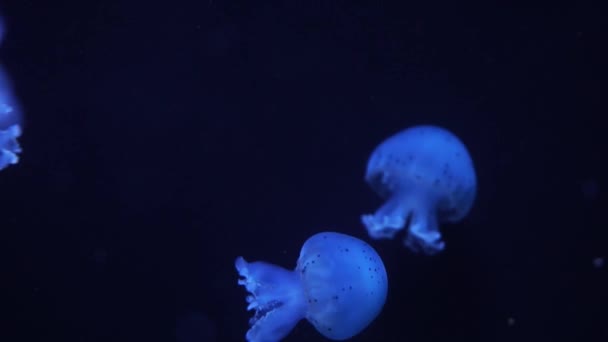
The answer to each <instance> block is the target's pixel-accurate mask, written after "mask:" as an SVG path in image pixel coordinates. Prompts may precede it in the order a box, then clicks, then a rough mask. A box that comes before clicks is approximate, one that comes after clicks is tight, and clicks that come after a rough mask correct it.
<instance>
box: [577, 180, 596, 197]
mask: <svg viewBox="0 0 608 342" xmlns="http://www.w3.org/2000/svg"><path fill="white" fill-rule="evenodd" d="M581 191H582V192H583V197H585V198H586V199H588V200H594V199H596V198H597V195H598V194H599V192H600V186H599V184H598V183H597V181H595V180H593V179H588V180H585V181H583V182H582V183H581Z"/></svg>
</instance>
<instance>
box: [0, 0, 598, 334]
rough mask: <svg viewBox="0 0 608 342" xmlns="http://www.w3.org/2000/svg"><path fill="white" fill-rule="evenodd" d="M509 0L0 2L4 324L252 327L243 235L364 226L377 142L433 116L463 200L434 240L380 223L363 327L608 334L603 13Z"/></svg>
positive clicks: (23, 330)
mask: <svg viewBox="0 0 608 342" xmlns="http://www.w3.org/2000/svg"><path fill="white" fill-rule="evenodd" d="M404 3H408V4H404ZM415 3H419V2H415ZM503 5H504V6H502V7H490V6H485V7H475V8H465V7H463V6H462V7H461V4H456V5H451V6H447V7H446V6H445V4H444V5H439V4H437V5H432V4H428V5H426V6H425V5H418V4H409V2H399V4H398V5H397V4H396V3H392V2H386V1H370V2H362V1H356V2H355V1H309V2H305V1H278V2H275V1H271V2H262V1H260V2H257V3H255V4H254V3H240V2H239V3H236V2H232V3H229V2H225V1H219V0H199V1H177V2H171V3H170V2H154V1H149V2H147V1H114V0H108V1H75V0H72V1H68V0H65V1H61V0H59V1H40V0H38V1H25V0H20V1H16V0H2V1H1V2H0V10H1V13H2V14H3V16H4V20H5V24H6V27H7V35H6V37H5V40H4V42H3V44H2V48H1V49H0V60H1V62H2V64H3V65H4V66H5V68H6V70H7V72H8V73H9V74H10V76H11V78H12V80H13V83H14V84H15V91H16V93H17V95H18V96H19V98H20V100H21V103H22V105H23V107H24V112H25V116H26V126H25V130H24V132H25V133H24V136H23V137H22V140H21V142H22V145H23V148H24V152H23V155H22V161H21V162H20V164H19V165H17V166H13V167H10V168H8V169H6V170H4V171H3V172H2V174H0V187H1V189H2V197H1V199H0V201H1V202H0V203H1V208H2V233H3V237H2V239H1V240H2V242H1V243H2V253H3V254H6V255H5V257H4V258H2V259H3V262H2V264H4V267H3V271H2V274H3V276H2V279H3V281H2V282H3V283H5V284H8V285H9V286H8V288H7V290H5V291H3V295H4V297H5V299H3V301H2V302H3V303H2V304H1V306H2V307H3V311H6V314H7V315H6V316H5V317H8V319H5V321H4V323H3V324H2V326H3V328H2V329H0V340H1V341H175V340H177V341H180V342H183V341H188V342H189V341H242V340H244V333H245V331H246V329H247V320H248V317H249V314H248V313H246V312H245V305H246V304H245V300H244V297H245V291H244V290H243V288H240V287H237V285H236V279H237V275H236V272H235V270H234V267H233V261H234V258H235V257H236V256H238V255H244V256H246V257H247V258H250V259H261V260H267V261H271V262H275V263H277V264H280V265H282V266H285V267H293V266H294V265H295V261H296V259H297V256H298V253H299V249H300V247H301V245H302V243H303V242H304V240H305V239H306V238H308V237H309V236H310V235H312V234H314V233H316V232H319V231H321V230H336V231H340V232H344V233H347V234H351V235H354V236H356V237H359V238H362V239H365V240H367V241H369V240H368V238H367V234H366V232H365V230H364V229H363V227H362V225H361V224H360V221H359V215H360V214H362V213H366V212H369V211H370V210H373V209H375V208H376V207H377V206H378V205H379V204H380V200H379V199H378V198H376V196H375V195H374V194H373V193H372V192H371V190H369V189H368V187H367V185H366V184H365V183H364V182H363V173H364V167H365V162H366V160H367V158H368V156H369V153H370V152H371V151H372V149H373V148H374V147H375V146H376V144H377V143H379V142H380V141H381V140H382V139H384V138H385V137H387V136H388V135H390V134H393V133H395V132H397V131H399V130H401V129H403V128H405V127H408V126H412V125H416V124H422V123H430V124H436V125H440V126H443V127H446V128H448V129H450V130H451V131H453V132H454V133H455V134H457V135H458V136H459V137H460V138H461V139H462V140H463V141H464V142H465V144H466V145H467V147H468V148H469V150H470V152H471V155H472V157H473V159H474V161H475V165H476V169H477V173H478V183H479V193H478V197H477V201H476V203H475V206H474V208H473V211H472V212H471V213H470V215H469V216H468V217H467V218H466V219H465V220H463V221H462V222H460V223H458V224H452V225H445V226H444V227H443V229H442V231H443V233H444V235H445V238H446V241H447V249H446V251H445V252H444V253H443V254H441V255H439V256H437V257H423V256H416V255H413V254H411V253H410V252H408V251H407V250H406V249H404V248H403V247H402V246H401V244H400V243H399V242H398V241H377V242H372V245H373V246H374V247H375V248H376V249H377V250H378V252H379V253H380V255H381V256H382V257H383V259H384V262H385V265H386V267H387V271H388V272H389V278H390V285H389V286H390V287H389V296H388V300H387V303H386V305H385V308H384V310H383V312H382V314H381V315H380V316H379V317H378V318H377V319H376V320H375V321H374V323H373V324H372V325H371V326H370V327H369V328H368V329H366V330H365V331H364V332H363V333H362V334H360V335H358V336H357V337H355V338H354V339H353V341H408V342H409V341H411V342H414V341H450V342H455V341H467V342H472V341H484V342H487V341H608V280H607V278H608V273H607V272H608V267H607V266H606V265H603V266H602V265H601V262H600V261H601V260H602V259H597V258H605V257H608V226H607V225H606V213H607V212H608V207H607V206H606V202H607V200H606V194H607V191H606V189H607V188H608V178H607V177H606V174H607V172H608V152H607V149H606V148H607V147H608V145H607V143H606V142H607V139H606V125H605V124H603V122H605V120H606V118H605V116H606V114H607V109H608V105H607V104H606V99H607V96H606V94H608V93H607V90H608V89H607V88H608V87H607V85H608V73H607V71H608V67H607V61H608V50H607V45H606V43H607V42H608V39H607V36H606V28H607V26H606V13H605V12H603V11H602V10H600V9H599V8H592V7H584V6H583V5H579V6H571V7H566V6H562V7H559V6H557V5H554V6H552V7H544V8H531V7H527V8H524V7H520V8H517V7H514V6H506V4H503ZM285 341H294V342H295V341H324V338H323V337H322V336H321V335H319V334H318V333H317V332H316V331H314V329H313V328H312V327H311V326H310V325H308V324H307V323H301V324H300V325H298V327H297V328H296V329H295V330H294V331H293V332H292V333H291V335H289V336H288V338H287V339H286V340H285Z"/></svg>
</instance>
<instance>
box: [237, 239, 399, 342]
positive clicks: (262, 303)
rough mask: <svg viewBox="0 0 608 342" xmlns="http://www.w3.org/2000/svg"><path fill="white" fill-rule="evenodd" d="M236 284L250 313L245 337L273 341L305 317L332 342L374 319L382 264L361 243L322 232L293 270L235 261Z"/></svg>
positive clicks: (382, 297) (384, 284)
mask: <svg viewBox="0 0 608 342" xmlns="http://www.w3.org/2000/svg"><path fill="white" fill-rule="evenodd" d="M235 266H236V269H237V271H238V273H239V275H240V276H241V277H242V279H239V284H240V285H243V286H245V288H246V289H247V291H248V292H249V293H250V295H249V296H247V303H249V306H248V307H247V310H255V314H254V316H253V317H252V318H251V319H250V321H249V323H250V325H251V328H250V329H249V331H247V334H246V338H247V341H249V342H276V341H280V340H281V339H283V338H284V337H285V336H287V335H288V334H289V333H290V331H291V330H292V329H293V327H294V326H295V325H296V324H297V323H298V322H299V321H300V320H301V319H303V318H306V319H307V320H308V321H309V322H310V323H311V324H312V325H313V326H314V327H315V328H316V329H317V331H319V333H321V334H323V335H324V336H325V337H327V338H329V339H332V340H344V339H347V338H350V337H352V336H355V335H357V334H358V333H359V332H361V331H362V330H363V329H365V328H366V327H367V326H368V325H369V324H370V323H371V322H372V321H373V320H374V319H375V318H376V316H378V314H379V313H380V311H381V310H382V307H383V306H384V302H385V301H386V293H387V288H388V280H387V276H386V270H385V268H384V264H383V262H382V259H380V257H379V256H378V254H377V253H376V251H375V250H374V249H373V248H372V247H371V246H370V245H368V244H367V243H365V242H363V241H361V240H359V239H357V238H354V237H352V236H349V235H344V234H340V233H333V232H323V233H319V234H316V235H313V236H312V237H310V238H309V239H308V240H306V242H305V243H304V245H303V246H302V249H301V251H300V257H299V259H298V262H297V266H296V268H295V270H293V271H291V270H287V269H284V268H282V267H279V266H276V265H273V264H269V263H265V262H261V261H258V262H247V261H245V259H243V258H242V257H238V258H237V259H236V262H235Z"/></svg>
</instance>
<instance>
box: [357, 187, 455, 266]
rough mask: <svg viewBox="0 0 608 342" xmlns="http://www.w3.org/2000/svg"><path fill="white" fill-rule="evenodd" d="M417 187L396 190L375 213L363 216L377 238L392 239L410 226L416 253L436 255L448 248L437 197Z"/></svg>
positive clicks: (410, 243)
mask: <svg viewBox="0 0 608 342" xmlns="http://www.w3.org/2000/svg"><path fill="white" fill-rule="evenodd" d="M429 197H432V196H430V195H428V193H425V192H416V191H415V190H412V189H410V190H408V191H396V192H394V193H393V194H392V195H391V196H390V197H389V198H388V199H387V200H386V202H385V203H384V204H383V205H382V206H381V207H380V208H379V209H378V210H377V211H376V212H375V213H374V214H367V215H363V216H361V221H362V222H363V225H364V226H365V228H366V229H367V232H368V234H369V236H370V237H371V238H373V239H392V238H394V237H395V235H396V234H397V233H398V232H399V231H401V230H403V229H404V228H406V226H407V234H406V237H405V239H404V244H405V246H406V247H408V248H410V249H412V250H413V251H414V252H422V253H425V254H436V253H438V252H440V251H442V250H443V249H444V248H445V243H444V242H443V241H442V240H441V233H440V232H439V226H438V223H437V219H436V214H435V213H436V208H435V207H434V203H436V201H435V199H434V198H429Z"/></svg>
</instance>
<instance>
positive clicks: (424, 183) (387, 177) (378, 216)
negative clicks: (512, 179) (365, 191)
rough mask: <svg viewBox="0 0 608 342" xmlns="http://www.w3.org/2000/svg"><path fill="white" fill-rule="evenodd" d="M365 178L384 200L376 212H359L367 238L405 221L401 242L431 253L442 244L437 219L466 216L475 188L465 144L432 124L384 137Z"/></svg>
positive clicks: (391, 231)
mask: <svg viewBox="0 0 608 342" xmlns="http://www.w3.org/2000/svg"><path fill="white" fill-rule="evenodd" d="M365 180H366V181H367V183H368V184H369V185H370V186H371V187H372V189H373V190H374V191H375V192H376V193H378V195H380V197H382V198H384V199H385V203H384V205H383V206H382V207H380V208H379V209H378V210H377V211H376V212H375V213H374V214H372V215H363V216H362V217H361V220H362V221H363V224H364V225H365V227H366V228H367V232H368V233H369V235H370V237H372V238H374V239H382V238H388V239H390V238H393V237H394V236H395V234H396V233H397V232H398V231H400V230H402V229H403V228H405V227H406V226H407V228H408V229H407V234H406V237H405V240H404V244H405V246H406V247H408V248H409V249H410V250H412V251H414V252H422V253H425V254H429V255H432V254H436V253H438V252H440V251H442V250H443V249H444V248H445V242H443V241H442V239H441V233H440V232H439V222H456V221H459V220H461V219H462V218H464V217H465V216H466V215H467V213H468V212H469V210H470V209H471V207H472V205H473V201H474V199H475V194H476V191H477V190H476V189H477V180H476V176H475V169H474V167H473V161H472V160H471V157H470V156H469V153H468V151H467V149H466V147H465V146H464V144H463V143H462V142H461V141H460V140H459V139H458V138H457V137H456V136H455V135H453V134H452V133H450V132H449V131H447V130H445V129H443V128H440V127H436V126H415V127H411V128H408V129H406V130H403V131H401V132H399V133H397V134H395V135H393V136H391V137H389V138H388V139H386V140H385V141H384V142H382V143H381V144H380V145H379V146H378V147H376V149H375V151H374V152H373V153H372V155H371V158H370V159H369V161H368V163H367V171H366V174H365Z"/></svg>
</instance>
